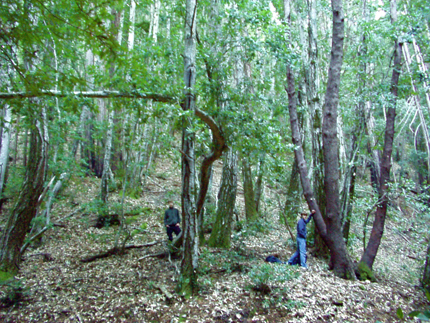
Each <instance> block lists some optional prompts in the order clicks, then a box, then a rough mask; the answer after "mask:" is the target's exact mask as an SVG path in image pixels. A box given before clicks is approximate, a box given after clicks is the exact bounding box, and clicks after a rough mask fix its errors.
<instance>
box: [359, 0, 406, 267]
mask: <svg viewBox="0 0 430 323" xmlns="http://www.w3.org/2000/svg"><path fill="white" fill-rule="evenodd" d="M396 6H397V5H396V1H395V0H391V2H390V8H391V22H392V23H394V22H395V21H396V20H397V7H396ZM401 63H402V43H400V42H399V40H398V39H396V40H395V42H394V67H393V74H392V76H391V102H390V103H389V107H388V109H387V116H386V125H385V138H384V149H383V152H382V158H381V167H380V169H381V177H380V180H379V187H378V195H379V200H380V201H381V202H380V204H379V205H378V207H377V208H376V215H375V220H374V221H373V227H372V232H371V233H370V238H369V242H368V244H367V247H366V249H365V250H364V253H363V256H362V257H361V260H360V263H361V265H362V266H363V265H366V266H367V268H365V269H370V270H372V268H373V263H374V261H375V258H376V254H377V252H378V249H379V245H380V243H381V238H382V235H383V233H384V224H385V217H386V214H387V206H388V196H387V190H388V182H389V180H390V169H391V154H392V150H393V141H394V123H395V119H396V102H397V92H398V84H399V78H400V72H401V68H402V66H401Z"/></svg>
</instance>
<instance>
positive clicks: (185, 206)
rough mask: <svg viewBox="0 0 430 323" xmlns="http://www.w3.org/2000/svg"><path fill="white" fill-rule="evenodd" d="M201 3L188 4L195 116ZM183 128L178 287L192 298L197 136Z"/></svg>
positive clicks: (190, 106)
mask: <svg viewBox="0 0 430 323" xmlns="http://www.w3.org/2000/svg"><path fill="white" fill-rule="evenodd" d="M196 14H197V2H196V0H187V1H186V14H185V15H186V16H185V35H184V36H185V50H184V84H185V100H184V105H183V109H184V110H185V111H189V112H190V113H191V115H193V114H194V113H195V110H196V97H195V94H194V87H195V84H196V30H197V29H196V27H197V26H196V25H197V19H196ZM183 123H184V124H183V128H182V195H181V201H182V216H183V221H182V229H183V230H182V231H183V256H182V261H181V275H180V278H179V281H178V285H177V291H178V293H180V294H182V295H185V296H186V297H189V296H190V295H192V294H194V293H196V292H197V273H196V269H197V266H198V248H199V236H198V232H197V229H198V222H197V210H196V201H195V194H196V192H195V180H196V174H195V152H194V145H195V135H194V133H192V132H190V131H189V126H190V125H189V121H188V118H184V119H183Z"/></svg>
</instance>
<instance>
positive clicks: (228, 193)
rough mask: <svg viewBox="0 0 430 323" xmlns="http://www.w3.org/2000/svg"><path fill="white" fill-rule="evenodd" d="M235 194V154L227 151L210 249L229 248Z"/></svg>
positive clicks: (230, 150) (209, 242)
mask: <svg viewBox="0 0 430 323" xmlns="http://www.w3.org/2000/svg"><path fill="white" fill-rule="evenodd" d="M236 192H237V154H236V153H235V152H234V151H233V150H232V149H229V150H228V151H227V153H226V154H225V155H224V165H223V168H222V177H221V186H220V188H219V193H218V206H217V211H216V219H215V223H214V226H213V229H212V233H211V236H210V238H209V241H208V244H209V246H210V247H218V248H226V249H228V248H230V237H231V227H232V222H233V213H234V207H235V204H236Z"/></svg>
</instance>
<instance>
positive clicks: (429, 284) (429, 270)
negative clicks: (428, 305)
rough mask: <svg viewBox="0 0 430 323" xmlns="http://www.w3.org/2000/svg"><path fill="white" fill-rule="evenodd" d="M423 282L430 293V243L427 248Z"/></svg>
mask: <svg viewBox="0 0 430 323" xmlns="http://www.w3.org/2000/svg"><path fill="white" fill-rule="evenodd" d="M421 284H422V286H423V287H424V288H425V290H426V291H428V292H429V293H430V243H429V246H428V248H427V254H426V260H425V266H424V273H423V279H422V282H421Z"/></svg>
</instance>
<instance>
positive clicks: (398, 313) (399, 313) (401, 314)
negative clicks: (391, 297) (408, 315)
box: [396, 307, 405, 320]
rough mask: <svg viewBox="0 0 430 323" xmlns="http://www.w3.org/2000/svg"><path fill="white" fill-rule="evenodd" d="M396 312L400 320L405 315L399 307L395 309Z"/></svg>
mask: <svg viewBox="0 0 430 323" xmlns="http://www.w3.org/2000/svg"><path fill="white" fill-rule="evenodd" d="M396 314H397V317H398V318H399V319H401V320H403V319H404V317H405V315H404V314H403V311H402V309H401V308H400V307H399V308H398V309H397V311H396Z"/></svg>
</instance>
